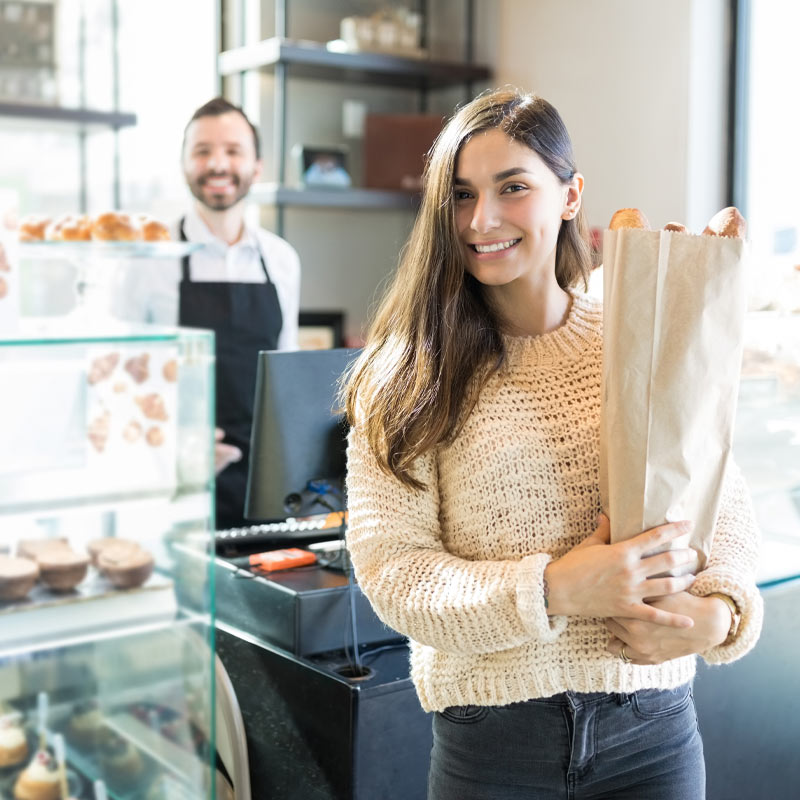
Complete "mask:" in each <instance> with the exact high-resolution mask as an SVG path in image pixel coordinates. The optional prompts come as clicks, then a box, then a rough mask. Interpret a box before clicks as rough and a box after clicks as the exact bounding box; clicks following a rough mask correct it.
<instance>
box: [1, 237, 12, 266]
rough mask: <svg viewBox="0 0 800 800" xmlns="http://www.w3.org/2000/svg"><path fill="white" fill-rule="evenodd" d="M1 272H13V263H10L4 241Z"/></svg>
mask: <svg viewBox="0 0 800 800" xmlns="http://www.w3.org/2000/svg"><path fill="white" fill-rule="evenodd" d="M0 272H11V264H9V263H8V256H7V255H6V248H5V247H3V243H2V242H0Z"/></svg>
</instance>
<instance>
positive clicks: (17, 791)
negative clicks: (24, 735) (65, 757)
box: [14, 750, 61, 800]
mask: <svg viewBox="0 0 800 800" xmlns="http://www.w3.org/2000/svg"><path fill="white" fill-rule="evenodd" d="M60 797H61V784H60V780H59V774H58V764H57V763H56V760H55V759H54V758H53V756H52V755H51V754H50V753H49V752H47V751H46V750H39V751H38V752H37V753H36V755H35V756H34V757H33V761H31V763H30V764H28V766H27V767H26V768H25V769H24V770H23V771H22V772H21V773H20V774H19V777H18V778H17V782H16V783H15V784H14V800H60Z"/></svg>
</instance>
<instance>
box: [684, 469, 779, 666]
mask: <svg viewBox="0 0 800 800" xmlns="http://www.w3.org/2000/svg"><path fill="white" fill-rule="evenodd" d="M760 543H761V536H760V532H759V530H758V526H757V524H756V521H755V516H754V514H753V507H752V503H751V501H750V494H749V492H748V489H747V485H746V484H745V481H744V477H743V476H742V474H741V472H740V470H739V468H738V467H737V466H736V464H735V463H734V462H733V461H731V462H730V464H729V466H728V470H727V473H726V475H725V482H724V485H723V489H722V498H721V501H720V509H719V514H718V516H717V526H716V530H715V531H714V540H713V543H712V545H711V554H710V555H709V558H708V563H707V565H706V568H705V569H704V570H703V571H702V572H700V573H699V574H698V576H697V579H696V580H695V582H694V584H693V585H692V588H691V589H690V592H691V593H692V594H694V595H697V596H698V597H706V596H707V595H709V594H711V593H712V592H721V593H722V594H726V595H728V596H729V597H730V598H731V599H732V600H733V601H734V602H735V603H736V605H737V607H738V608H739V611H740V612H741V615H742V619H741V623H740V625H739V630H738V632H737V634H736V637H735V638H734V639H733V641H732V642H729V643H727V644H721V645H717V646H716V647H712V648H711V649H709V650H707V651H706V652H704V653H701V654H700V655H702V656H703V658H704V659H705V660H706V661H707V662H708V663H709V664H725V663H729V662H731V661H736V659H738V658H741V657H742V656H743V655H745V654H746V653H748V652H749V651H750V650H751V649H752V648H753V647H754V646H755V643H756V641H757V640H758V637H759V634H760V633H761V624H762V621H763V616H764V604H763V601H762V598H761V595H760V594H759V591H758V589H757V587H756V582H755V575H756V569H757V567H758V558H759V551H760Z"/></svg>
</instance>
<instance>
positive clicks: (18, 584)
mask: <svg viewBox="0 0 800 800" xmlns="http://www.w3.org/2000/svg"><path fill="white" fill-rule="evenodd" d="M38 577H39V567H38V565H37V564H36V562H35V561H31V560H30V559H27V558H12V557H11V556H0V601H2V600H21V599H22V598H23V597H25V595H27V594H28V592H29V591H30V590H31V589H33V585H34V584H35V583H36V579H37V578H38Z"/></svg>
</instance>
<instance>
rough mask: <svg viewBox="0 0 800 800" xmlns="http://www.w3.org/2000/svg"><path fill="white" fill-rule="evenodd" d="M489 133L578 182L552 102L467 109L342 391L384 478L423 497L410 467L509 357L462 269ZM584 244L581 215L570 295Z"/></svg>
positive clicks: (487, 99)
mask: <svg viewBox="0 0 800 800" xmlns="http://www.w3.org/2000/svg"><path fill="white" fill-rule="evenodd" d="M493 128H498V129H500V130H502V131H503V132H504V133H506V134H507V135H508V136H509V137H511V138H512V139H514V140H516V141H518V142H520V143H522V144H526V145H527V146H528V147H530V148H531V149H532V150H533V151H534V152H536V153H537V154H538V155H539V156H540V157H541V158H542V160H543V161H544V162H545V163H546V164H547V166H548V167H549V168H550V169H551V171H552V172H553V173H554V174H555V175H556V177H557V178H558V179H559V180H560V181H561V182H562V183H565V184H566V183H569V181H570V180H572V177H573V176H574V174H575V172H576V169H575V165H574V157H573V154H572V143H571V141H570V138H569V134H568V133H567V129H566V127H565V125H564V123H563V121H562V119H561V117H560V116H559V114H558V112H557V111H556V109H555V108H553V106H551V105H550V104H549V103H548V102H547V101H546V100H544V99H542V98H540V97H538V96H536V95H527V94H522V93H520V92H519V91H517V90H514V89H498V90H495V91H490V92H486V93H484V94H482V95H479V96H478V97H477V98H475V99H474V100H473V101H472V102H471V103H469V104H468V105H466V106H464V107H463V108H461V109H460V110H459V111H458V112H457V113H456V114H455V115H454V116H453V117H452V118H451V119H450V121H449V122H448V123H447V125H445V127H444V128H443V130H442V132H441V133H440V134H439V137H438V138H437V140H436V142H435V143H434V145H433V147H432V148H431V151H430V153H429V157H428V163H427V166H426V169H425V176H424V182H423V187H424V188H423V193H422V202H421V206H420V210H419V213H418V215H417V219H416V222H415V224H414V228H413V230H412V232H411V236H410V237H409V240H408V242H407V244H406V246H405V248H404V250H403V252H402V253H401V257H400V264H399V267H398V269H397V272H396V274H395V277H394V280H393V281H392V283H391V285H390V286H389V289H388V290H387V292H386V295H385V297H384V298H383V300H382V302H381V304H380V306H379V308H378V311H377V313H376V315H375V318H374V319H373V321H372V324H371V326H370V328H369V331H368V333H367V344H366V346H365V348H364V351H363V353H362V354H361V356H360V357H359V358H358V360H357V361H356V362H355V364H354V365H353V367H352V368H351V369H350V370H349V372H348V374H347V375H346V376H345V378H344V381H343V390H342V394H343V402H344V405H345V409H346V412H347V418H348V421H349V422H350V424H351V425H357V426H358V428H359V429H360V430H361V431H362V432H363V433H364V435H365V436H366V438H367V442H368V443H369V446H370V448H371V449H372V451H373V453H374V454H375V457H376V459H377V461H378V464H379V465H380V467H381V468H382V469H383V470H384V471H386V472H387V473H389V474H393V475H395V476H396V477H397V478H398V479H399V480H400V481H402V482H403V483H405V484H406V485H408V486H411V487H414V488H418V489H419V488H423V484H422V483H421V482H420V481H419V480H418V479H417V478H415V477H414V475H413V474H412V471H413V464H414V461H415V459H417V458H418V457H419V456H421V455H422V454H424V453H426V452H428V451H429V450H431V449H433V448H435V447H437V446H438V445H440V444H444V443H448V442H451V441H452V440H453V439H454V438H455V437H456V436H457V435H458V432H459V430H460V429H461V426H462V425H463V423H464V421H465V420H466V418H467V416H468V415H469V412H470V411H471V410H472V408H473V407H474V405H475V403H476V402H477V399H478V395H479V394H480V391H481V389H482V388H483V386H484V384H485V383H486V381H487V380H488V379H489V377H490V376H491V375H492V373H494V372H496V371H497V370H498V369H500V367H501V366H502V365H503V363H504V359H505V347H504V344H503V338H502V335H501V325H500V320H499V319H498V317H497V315H496V313H495V312H494V311H493V310H492V308H491V306H490V304H489V303H488V301H487V299H486V297H485V295H484V292H483V290H482V287H481V284H480V283H479V282H478V281H476V280H475V278H473V277H472V276H471V275H470V274H469V273H468V272H467V271H466V268H465V266H466V260H465V252H464V245H463V244H462V242H461V240H460V238H459V236H458V230H457V228H456V223H455V210H454V209H455V206H454V197H453V193H454V188H453V176H454V173H455V166H456V159H457V158H458V154H459V152H460V150H461V148H462V147H463V145H464V144H465V143H466V142H467V141H468V140H469V138H470V137H471V136H473V135H474V134H476V133H478V132H479V131H485V130H490V129H493ZM586 234H587V232H586V223H585V219H584V216H583V210H582V209H581V210H580V211H579V213H578V215H577V216H576V217H575V218H573V219H571V220H564V221H563V222H562V224H561V230H560V231H559V235H558V243H557V247H556V279H557V280H558V283H559V285H560V286H561V287H562V288H564V289H566V288H567V287H570V286H573V285H575V283H577V281H578V280H579V279H580V278H583V280H584V283H585V282H586V280H587V276H588V274H589V267H590V256H589V247H588V243H587V235H586Z"/></svg>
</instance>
